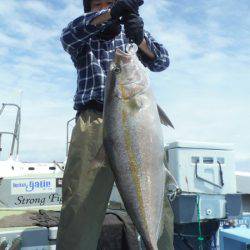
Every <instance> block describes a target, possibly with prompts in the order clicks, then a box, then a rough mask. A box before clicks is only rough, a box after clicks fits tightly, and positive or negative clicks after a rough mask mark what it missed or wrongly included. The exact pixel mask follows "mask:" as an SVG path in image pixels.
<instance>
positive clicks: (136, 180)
mask: <svg viewBox="0 0 250 250" xmlns="http://www.w3.org/2000/svg"><path fill="white" fill-rule="evenodd" d="M126 121H127V113H126V111H125V110H124V109H123V110H122V127H123V129H124V139H125V147H126V151H127V155H128V158H129V167H130V171H131V174H132V178H133V181H134V184H135V186H136V193H137V195H138V203H139V211H140V214H141V216H142V219H143V224H144V226H145V227H146V229H147V220H146V215H145V211H144V209H143V200H142V189H141V186H140V182H139V177H138V175H137V169H138V168H139V166H138V164H137V161H136V156H135V154H134V152H133V149H132V139H131V135H130V133H129V130H128V128H127V126H126Z"/></svg>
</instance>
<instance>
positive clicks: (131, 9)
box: [110, 0, 144, 19]
mask: <svg viewBox="0 0 250 250" xmlns="http://www.w3.org/2000/svg"><path fill="white" fill-rule="evenodd" d="M143 3H144V1H143V0H117V1H116V2H115V3H114V5H113V7H112V8H111V11H110V15H111V17H112V18H113V19H119V18H120V17H121V16H125V15H127V14H128V13H133V14H139V6H141V5H142V4H143Z"/></svg>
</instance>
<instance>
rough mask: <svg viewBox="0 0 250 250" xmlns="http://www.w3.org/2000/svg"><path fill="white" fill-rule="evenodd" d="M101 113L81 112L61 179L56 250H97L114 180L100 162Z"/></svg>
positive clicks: (101, 161)
mask: <svg viewBox="0 0 250 250" xmlns="http://www.w3.org/2000/svg"><path fill="white" fill-rule="evenodd" d="M102 141H103V134H102V114H101V113H98V112H95V111H92V110H87V111H85V112H83V113H81V115H80V117H79V118H78V120H77V123H76V125H75V127H74V129H73V132H72V138H71V144H70V148H69V154H68V160H67V164H66V168H65V172H64V176H63V188H62V196H63V205H62V210H61V217H60V223H59V228H58V234H57V250H69V249H71V250H96V247H97V242H98V239H99V235H100V232H101V226H102V222H103V219H104V216H105V212H106V208H107V204H108V200H109V196H110V193H111V190H112V187H113V183H114V177H113V173H112V171H111V168H110V167H109V165H108V164H107V162H106V161H105V160H102V159H101V158H102V155H101V154H102V153H101V152H100V148H101V146H102Z"/></svg>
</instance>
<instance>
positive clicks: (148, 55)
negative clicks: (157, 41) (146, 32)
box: [138, 37, 155, 61]
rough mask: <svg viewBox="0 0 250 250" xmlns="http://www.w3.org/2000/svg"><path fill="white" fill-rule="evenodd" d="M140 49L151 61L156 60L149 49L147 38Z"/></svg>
mask: <svg viewBox="0 0 250 250" xmlns="http://www.w3.org/2000/svg"><path fill="white" fill-rule="evenodd" d="M138 47H139V49H140V50H141V51H142V52H143V53H144V54H145V55H146V56H147V57H148V58H149V59H150V60H152V61H153V60H155V54H154V53H153V52H152V51H151V50H150V48H149V47H148V44H147V41H146V39H145V37H144V38H143V40H142V42H141V44H140V45H139V46H138Z"/></svg>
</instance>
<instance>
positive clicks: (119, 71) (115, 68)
mask: <svg viewBox="0 0 250 250" xmlns="http://www.w3.org/2000/svg"><path fill="white" fill-rule="evenodd" d="M113 70H114V72H115V73H116V74H119V73H121V67H120V66H119V65H115V66H114V68H113Z"/></svg>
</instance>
